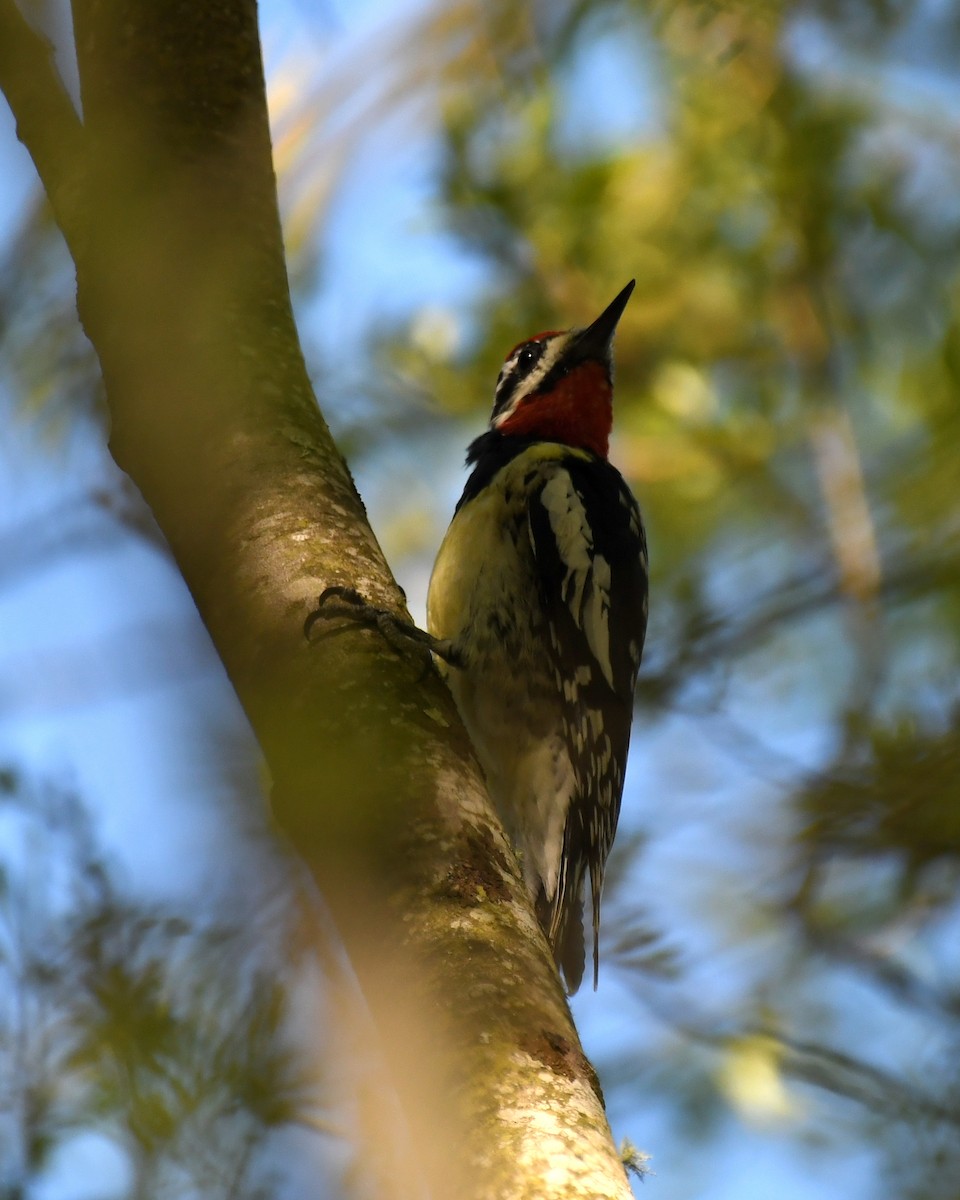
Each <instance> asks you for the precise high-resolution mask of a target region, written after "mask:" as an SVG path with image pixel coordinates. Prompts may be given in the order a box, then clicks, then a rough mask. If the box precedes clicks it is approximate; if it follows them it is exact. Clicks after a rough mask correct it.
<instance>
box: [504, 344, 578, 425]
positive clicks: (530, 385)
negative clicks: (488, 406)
mask: <svg viewBox="0 0 960 1200" xmlns="http://www.w3.org/2000/svg"><path fill="white" fill-rule="evenodd" d="M570 338H571V334H570V333H554V334H550V336H549V337H545V338H533V339H532V340H531V341H529V342H522V343H521V344H520V345H519V346H518V347H517V348H516V350H514V352H513V353H512V354H511V355H510V357H509V358H508V359H507V361H506V362H505V363H504V364H503V368H502V369H501V371H500V374H499V375H498V376H497V390H496V392H495V393H494V399H493V414H492V416H491V418H490V424H491V425H492V426H493V427H494V428H496V427H497V426H498V425H500V424H502V422H503V421H505V420H506V419H507V418H508V417H509V416H510V414H511V413H512V412H513V411H514V409H515V408H516V407H517V405H518V404H519V403H520V401H521V400H523V398H524V397H525V396H529V395H530V394H531V393H532V392H535V391H536V390H537V389H538V388H539V387H540V385H541V384H542V383H543V381H544V379H545V378H546V377H547V375H548V374H549V372H550V370H551V369H552V368H553V367H554V366H555V365H556V364H557V362H558V361H559V359H560V357H561V355H562V354H563V352H564V350H565V349H566V347H567V346H568V345H569V343H570Z"/></svg>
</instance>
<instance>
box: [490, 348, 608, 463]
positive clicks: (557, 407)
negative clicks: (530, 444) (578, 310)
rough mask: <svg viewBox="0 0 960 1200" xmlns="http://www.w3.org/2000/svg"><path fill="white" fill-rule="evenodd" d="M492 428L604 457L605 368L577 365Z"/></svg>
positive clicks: (606, 402) (606, 427) (526, 398)
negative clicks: (554, 384) (547, 390)
mask: <svg viewBox="0 0 960 1200" xmlns="http://www.w3.org/2000/svg"><path fill="white" fill-rule="evenodd" d="M496 427H497V429H498V430H499V431H500V432H501V433H508V434H512V435H516V436H519V437H537V438H542V439H543V440H544V441H546V442H561V443H562V444H563V445H565V446H576V447H577V448H578V449H581V450H592V451H593V453H594V454H598V455H599V456H600V457H601V458H606V457H607V451H608V450H609V447H610V430H611V428H612V427H613V389H612V387H611V386H610V380H609V378H608V377H607V372H606V368H604V367H603V366H601V364H600V363H598V362H590V361H587V362H583V363H580V365H579V366H577V367H574V369H573V370H572V371H571V372H570V374H569V375H565V376H564V377H563V378H562V379H561V380H560V381H559V382H558V383H557V385H556V387H554V388H553V389H552V390H551V391H549V392H546V393H544V392H534V393H533V395H531V396H526V397H525V398H524V399H523V400H521V401H520V403H519V404H518V405H517V407H516V409H515V410H514V411H513V412H512V413H511V414H510V415H509V416H508V417H507V418H506V420H505V421H503V422H502V423H498V424H497V426H496Z"/></svg>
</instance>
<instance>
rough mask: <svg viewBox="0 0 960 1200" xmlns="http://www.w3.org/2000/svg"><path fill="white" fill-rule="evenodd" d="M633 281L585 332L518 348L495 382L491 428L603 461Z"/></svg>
mask: <svg viewBox="0 0 960 1200" xmlns="http://www.w3.org/2000/svg"><path fill="white" fill-rule="evenodd" d="M635 285H636V280H633V279H631V280H630V282H629V283H628V284H627V286H626V287H625V288H624V289H623V291H622V292H621V293H620V294H619V295H618V296H617V298H616V299H615V300H614V301H613V302H612V303H611V304H609V305H608V306H607V307H606V308H605V309H604V310H603V312H602V313H601V314H600V316H599V317H597V319H596V320H595V321H594V322H593V324H592V325H588V326H587V327H586V329H568V330H566V331H565V332H563V333H554V332H549V333H538V334H537V336H536V337H532V338H528V339H527V341H525V342H521V343H520V344H519V345H518V346H515V347H514V348H513V349H512V350H511V351H510V353H509V354H508V355H507V360H506V362H505V363H504V364H503V368H502V370H501V371H500V375H499V377H498V379H497V390H496V395H495V397H494V402H493V414H492V416H491V417H490V428H491V429H494V430H496V431H497V432H498V433H502V434H506V435H514V436H517V437H534V438H538V439H541V440H543V441H549V442H562V443H563V444H564V445H568V446H576V447H578V448H580V449H583V450H591V451H593V453H594V454H599V455H600V456H601V457H603V458H605V457H606V455H607V448H608V445H609V441H610V429H611V426H612V425H613V335H614V333H615V332H616V329H617V322H618V321H619V320H620V317H621V315H622V314H623V310H624V309H625V308H626V307H627V301H628V300H629V299H630V293H631V292H632V291H633V289H634V287H635Z"/></svg>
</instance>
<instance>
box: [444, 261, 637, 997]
mask: <svg viewBox="0 0 960 1200" xmlns="http://www.w3.org/2000/svg"><path fill="white" fill-rule="evenodd" d="M634 286H635V281H633V280H631V282H630V283H628V284H627V286H626V287H625V288H623V290H622V291H621V292H620V293H619V294H618V295H617V296H616V298H615V299H614V300H613V301H612V302H611V303H610V304H609V305H608V306H607V307H606V308H605V309H604V310H603V312H602V313H601V314H600V316H599V317H597V319H596V320H595V321H593V322H592V323H591V324H590V325H587V326H586V327H585V328H575V329H570V330H566V331H562V332H557V331H548V332H545V333H539V334H537V335H535V336H534V337H531V338H527V339H526V340H525V341H522V342H520V343H519V344H518V345H517V346H515V347H514V348H513V350H511V351H510V353H509V354H508V355H507V358H506V361H505V362H504V364H503V367H502V369H501V371H500V374H499V377H498V379H497V384H496V390H495V394H494V404H493V412H492V414H491V417H490V424H489V428H488V429H487V431H486V432H485V433H483V434H482V435H481V436H479V437H478V438H476V439H475V440H474V441H473V442H472V443H471V444H470V446H469V448H468V451H467V465H468V466H469V467H471V468H472V471H471V474H470V476H469V478H468V480H467V482H466V486H465V488H464V491H463V495H462V496H461V498H460V501H459V503H458V504H457V507H456V511H455V513H454V516H453V520H452V521H451V523H450V526H449V528H448V530H447V533H446V535H445V537H444V539H443V542H442V544H441V546H440V550H439V553H438V555H437V559H436V562H435V564H434V568H433V573H432V575H431V579H430V585H429V589H428V596H427V632H428V634H429V635H430V637H431V638H432V639H433V642H432V645H433V647H434V649H435V652H438V658H439V660H440V664H441V669H442V671H443V673H444V675H445V677H446V680H447V683H448V686H449V688H450V691H451V692H452V693H453V697H454V700H455V701H456V704H457V707H458V709H459V711H460V715H461V718H462V720H463V722H464V725H465V726H466V729H467V732H468V733H469V734H470V737H471V740H472V742H473V745H474V748H475V750H476V752H477V756H478V758H479V761H480V765H481V766H482V768H483V770H484V774H485V776H486V781H487V786H488V789H489V792H490V796H491V799H492V800H493V803H494V806H495V808H496V809H497V812H498V814H499V816H500V819H501V821H502V823H503V825H504V827H505V830H506V832H507V835H508V837H509V838H510V840H511V842H512V844H513V846H514V849H515V850H516V852H517V855H518V858H519V861H520V865H521V869H522V873H523V878H524V882H525V884H526V886H527V889H528V891H529V893H530V896H531V899H532V901H533V904H534V907H535V910H536V913H537V917H538V919H539V921H540V924H541V926H542V928H543V931H544V933H545V934H546V937H547V940H548V942H549V943H550V947H551V949H552V951H553V955H554V958H555V960H556V963H557V966H558V968H559V970H560V971H561V973H562V976H563V979H564V982H565V985H566V988H567V991H568V993H569V994H573V993H574V992H576V991H577V989H578V988H579V986H580V983H581V980H582V976H583V971H584V960H585V944H584V942H585V938H584V929H583V896H584V890H585V882H586V877H587V875H588V874H589V878H590V898H591V917H592V933H593V984H594V989H596V987H597V981H598V976H599V930H600V900H601V892H602V888H603V877H604V869H605V866H606V861H607V856H608V854H609V852H610V848H611V846H612V844H613V839H614V835H615V833H616V828H617V821H618V818H619V813H620V802H621V797H622V793H623V783H624V772H625V769H626V761H627V751H628V748H629V742H630V730H631V722H632V716H633V699H634V689H635V684H636V679H637V673H638V670H639V667H640V660H641V655H642V652H643V645H644V639H645V636H646V627H647V609H648V561H647V544H646V533H645V530H644V524H643V519H642V517H641V513H640V508H639V506H638V504H637V501H636V499H635V498H634V496H633V494H632V492H631V491H630V488H629V487H628V486H627V484H626V482H625V481H624V479H623V477H622V476H621V474H620V473H619V471H618V470H617V469H616V468H615V467H614V466H613V465H612V464H611V463H610V462H609V459H608V457H607V455H608V451H609V438H610V433H611V428H612V421H613V340H614V334H615V332H616V327H617V324H618V322H619V320H620V317H621V316H622V314H623V311H624V309H625V308H626V305H627V302H628V300H629V299H630V295H631V293H632V291H633V289H634Z"/></svg>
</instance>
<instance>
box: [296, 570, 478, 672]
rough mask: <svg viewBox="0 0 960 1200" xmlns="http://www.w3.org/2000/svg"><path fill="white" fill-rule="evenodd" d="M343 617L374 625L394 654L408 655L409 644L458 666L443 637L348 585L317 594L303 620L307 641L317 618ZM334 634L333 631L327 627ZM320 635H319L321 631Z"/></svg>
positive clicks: (458, 658)
mask: <svg viewBox="0 0 960 1200" xmlns="http://www.w3.org/2000/svg"><path fill="white" fill-rule="evenodd" d="M337 617H346V618H347V619H348V620H350V621H355V622H357V623H359V624H361V625H370V626H375V627H376V628H377V629H378V630H379V631H380V633H381V634H382V635H383V637H384V639H385V640H386V641H387V642H389V644H390V645H391V646H392V647H393V649H394V650H396V651H397V653H398V654H408V653H409V651H410V648H411V645H413V646H416V647H418V648H420V647H423V648H425V649H426V650H429V651H430V652H431V653H433V654H436V655H437V657H438V658H442V659H443V661H444V662H446V663H449V664H450V665H451V666H454V667H459V666H462V665H463V663H462V659H461V656H460V654H459V652H458V651H457V650H456V648H455V647H454V645H453V643H452V642H450V641H449V640H448V639H445V638H435V637H434V636H433V635H432V634H430V633H427V632H426V630H424V629H420V628H418V627H417V626H416V625H414V624H413V622H412V621H405V620H403V618H402V617H398V616H397V615H396V614H395V613H392V612H390V611H389V609H386V608H377V607H376V606H375V605H373V604H370V603H368V601H366V600H365V599H364V598H363V596H361V595H360V593H359V592H358V591H357V590H356V588H351V587H341V586H339V585H337V584H334V585H332V586H330V587H328V588H324V590H323V591H322V592H321V593H320V596H319V599H318V600H317V607H316V608H315V609H314V611H313V612H312V613H310V615H309V616H308V617H307V619H306V621H304V623H303V632H304V636H305V637H306V638H307V640H308V641H309V640H310V638H311V635H312V633H313V628H314V626H315V625H316V624H317V622H318V621H327V620H332V619H335V618H337ZM329 632H330V633H335V632H337V630H330V631H329ZM321 636H323V635H322V634H321Z"/></svg>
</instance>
